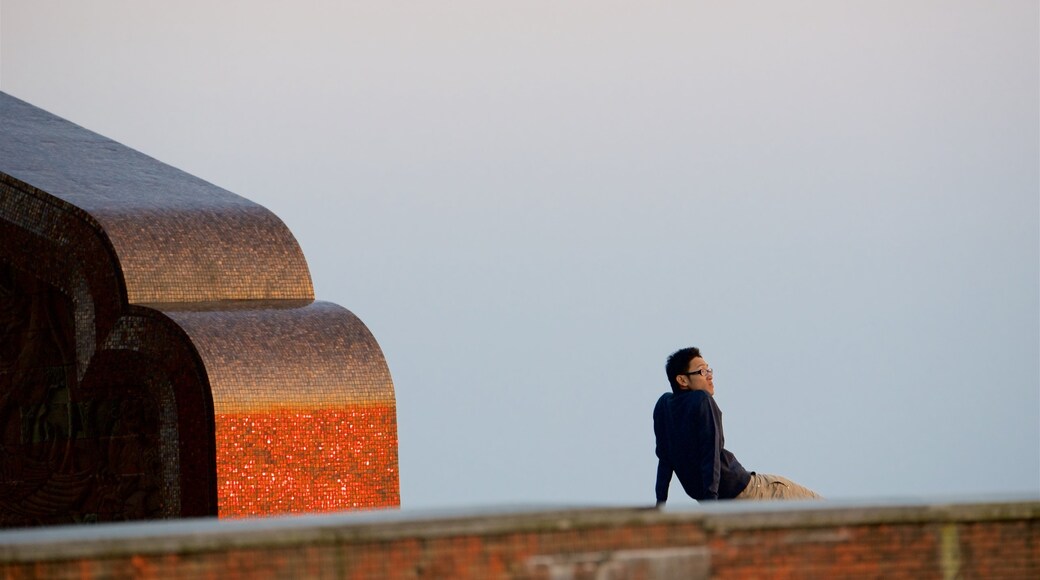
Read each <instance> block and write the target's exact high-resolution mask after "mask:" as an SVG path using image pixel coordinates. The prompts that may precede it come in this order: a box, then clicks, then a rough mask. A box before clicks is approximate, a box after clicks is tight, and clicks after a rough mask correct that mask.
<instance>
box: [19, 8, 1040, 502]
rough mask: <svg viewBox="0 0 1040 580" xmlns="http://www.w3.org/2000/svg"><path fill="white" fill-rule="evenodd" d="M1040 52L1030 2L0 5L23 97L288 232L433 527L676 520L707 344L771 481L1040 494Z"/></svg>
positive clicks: (737, 421) (734, 435)
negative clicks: (590, 507)
mask: <svg viewBox="0 0 1040 580" xmlns="http://www.w3.org/2000/svg"><path fill="white" fill-rule="evenodd" d="M1038 29H1040V9H1038V3H1037V2H1036V1H1034V0H1028V1H1023V0H1000V1H996V2H993V1H982V0H978V1H963V0H961V1H923V0H910V1H907V0H901V1H898V2H896V1H877V0H871V1H845V2H832V1H824V0H819V1H808V0H801V1H787V2H772V1H761V2H695V1H656V2H654V1H651V2H614V1H603V0H597V1H587V0H581V1H573V2H563V3H561V2H556V1H548V0H532V1H528V2H497V1H494V2H488V1H486V0H480V1H478V0H460V1H447V2H416V1H411V2H406V1H398V0H382V1H380V2H343V1H305V2H273V1H269V0H251V1H248V2H246V1H227V0H225V1H221V2H208V1H207V2H203V1H200V0H182V1H180V2H175V3H169V2H162V3H160V2H139V1H130V0H123V1H116V0H95V1H92V2H76V1H72V0H68V1H40V0H0V74H2V76H0V89H2V90H4V91H6V92H8V93H10V94H12V95H14V96H16V97H19V98H22V99H25V100H27V101H29V102H31V103H33V104H35V105H37V106H40V107H43V108H45V109H48V110H50V111H52V112H54V113H56V114H58V115H61V116H64V117H66V118H68V119H70V120H72V121H75V122H76V123H79V124H81V125H83V126H85V127H87V128H89V129H92V130H94V131H97V132H99V133H102V134H104V135H106V136H108V137H111V138H113V139H116V140H118V141H121V142H123V143H125V144H127V145H129V146H131V147H134V148H136V149H139V150H141V151H143V152H145V153H147V154H149V155H152V156H153V157H156V158H158V159H160V160H162V161H165V162H167V163H170V164H172V165H174V166H176V167H179V168H181V169H184V170H186V171H188V172H191V173H193V174H195V175H198V176H200V177H202V178H204V179H207V180H209V181H212V182H214V183H216V184H217V185H220V186H222V187H225V188H227V189H230V190H232V191H234V192H236V193H238V194H241V195H244V196H246V197H248V198H249V199H251V200H253V201H256V202H258V203H260V204H263V205H264V206H266V207H268V208H270V209H271V210H272V211H274V212H275V213H276V214H277V215H278V216H280V217H281V218H282V219H283V220H285V222H286V223H287V224H288V226H289V228H290V229H291V230H292V232H293V233H294V234H295V235H296V236H297V238H298V239H299V241H300V243H301V245H302V246H303V250H304V253H305V254H306V256H307V258H308V261H309V263H310V267H311V270H312V274H313V277H314V280H315V286H316V292H317V294H318V297H319V298H320V299H323V300H330V301H333V302H337V303H339V304H341V305H343V306H345V307H347V308H349V309H351V310H352V311H353V312H355V313H356V314H357V315H358V316H360V317H361V319H362V320H364V321H365V323H366V324H367V325H368V326H369V327H370V328H371V330H372V331H373V333H374V334H375V336H376V338H377V339H378V340H379V342H380V344H381V346H382V348H383V350H384V352H385V354H386V357H387V360H388V362H389V364H390V370H391V372H392V374H393V377H394V382H395V385H396V389H397V401H398V418H399V435H400V452H401V454H400V459H401V490H402V502H403V504H404V505H405V506H406V507H440V506H456V505H482V504H513V503H540V502H560V503H571V504H583V503H609V504H640V503H643V504H645V503H650V502H652V501H653V485H654V467H655V459H654V457H653V435H652V428H651V426H652V422H651V412H652V409H653V404H654V402H655V400H656V398H657V396H658V395H659V394H660V393H661V392H663V391H664V390H666V389H667V384H666V381H665V378H664V372H663V365H664V359H665V357H666V356H667V355H668V354H669V353H670V352H671V351H672V350H674V349H676V348H679V347H681V346H686V345H691V344H692V345H697V346H700V347H701V348H702V350H703V351H704V352H705V354H706V357H707V358H708V360H709V362H710V363H711V364H712V366H713V367H714V368H715V369H716V370H717V375H716V398H717V399H718V401H719V403H720V405H721V407H722V409H723V410H724V412H725V418H726V435H727V444H728V447H729V448H730V449H731V450H732V451H733V452H734V453H735V454H736V455H737V457H738V458H739V459H740V460H741V461H742V462H743V463H744V465H745V466H747V467H748V468H749V469H755V470H758V471H765V472H776V473H780V474H784V475H787V476H789V477H791V478H793V479H795V480H797V481H799V482H801V483H804V484H806V485H808V486H810V487H813V488H815V489H817V490H818V491H820V492H821V493H823V494H824V495H827V496H830V497H836V498H851V497H857V498H868V497H869V498H874V497H932V496H943V495H954V494H997V493H1021V492H1027V493H1032V494H1040V104H1038V103H1040V72H1038V71H1040V33H1038ZM0 132H2V129H0ZM672 496H673V498H675V499H676V503H680V504H683V503H684V502H685V503H691V502H690V500H682V499H680V497H681V496H682V492H681V488H680V487H679V486H678V484H677V482H676V483H673V488H672Z"/></svg>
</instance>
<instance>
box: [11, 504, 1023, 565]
mask: <svg viewBox="0 0 1040 580" xmlns="http://www.w3.org/2000/svg"><path fill="white" fill-rule="evenodd" d="M850 504H851V505H850ZM1038 519H1040V499H1033V500H1025V501H1004V502H988V503H959V504H951V503H935V504H916V505H884V504H876V505H859V504H855V503H851V502H840V501H831V502H827V503H826V504H814V505H813V506H812V507H810V506H808V505H806V504H800V505H789V506H788V505H784V506H781V505H779V504H746V503H737V502H733V503H730V502H726V503H723V504H717V505H713V506H708V507H705V508H704V509H697V510H689V511H663V512H662V511H657V510H652V509H639V508H590V509H574V510H562V509H555V510H537V511H536V510H526V511H525V510H515V511H498V512H490V511H484V512H479V511H470V512H460V511H455V512H449V511H436V512H415V511H407V510H405V511H390V510H387V511H373V512H353V513H339V514H322V515H308V516H291V517H273V518H257V519H240V520H216V519H195V520H178V521H162V522H133V523H121V524H100V525H91V526H60V527H54V528H43V529H27V530H8V531H3V532H0V563H5V562H30V561H37V562H38V561H61V560H70V559H76V558H97V557H118V556H127V555H132V554H168V553H177V554H185V553H198V552H213V551H221V550H227V549H242V548H269V547H278V546H293V545H320V544H330V543H344V544H345V543H353V542H372V541H388V540H397V539H405V538H433V537H450V536H493V535H502V534H509V533H532V532H535V533H537V532H551V531H567V530H575V529H589V528H601V527H622V526H631V527H641V526H647V525H661V524H665V525H689V524H696V525H700V526H703V527H704V528H705V530H706V531H725V530H729V529H766V528H793V527H798V528H812V527H827V526H844V525H872V524H879V523H893V524H898V523H913V522H953V521H958V522H972V521H993V520H1038Z"/></svg>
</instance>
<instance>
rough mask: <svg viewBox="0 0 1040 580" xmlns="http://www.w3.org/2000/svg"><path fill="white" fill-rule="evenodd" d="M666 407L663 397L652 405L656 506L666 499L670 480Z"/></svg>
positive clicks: (661, 504) (670, 465)
mask: <svg viewBox="0 0 1040 580" xmlns="http://www.w3.org/2000/svg"><path fill="white" fill-rule="evenodd" d="M668 420H669V417H668V409H667V406H666V404H665V398H664V397H662V398H661V399H660V400H658V401H657V406H656V407H654V436H655V438H656V439H657V449H656V453H657V487H656V492H657V507H661V506H663V505H664V503H665V502H666V501H668V486H669V485H670V484H671V482H672V464H671V462H670V461H669V460H668V436H667V433H666V431H667V428H668V427H667V421H668Z"/></svg>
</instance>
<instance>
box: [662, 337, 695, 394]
mask: <svg viewBox="0 0 1040 580" xmlns="http://www.w3.org/2000/svg"><path fill="white" fill-rule="evenodd" d="M699 356H701V351H700V349H698V348H697V347H695V346H688V347H686V348H680V349H679V350H677V351H675V352H673V353H672V356H670V357H668V362H666V363H665V364H664V372H665V373H667V374H668V384H669V385H671V386H672V392H673V393H678V392H679V390H680V388H679V383H677V382H676V381H675V377H677V376H679V375H681V374H683V373H685V372H686V371H688V370H690V361H691V360H693V359H695V358H697V357H699Z"/></svg>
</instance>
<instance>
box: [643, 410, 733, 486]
mask: <svg viewBox="0 0 1040 580" xmlns="http://www.w3.org/2000/svg"><path fill="white" fill-rule="evenodd" d="M654 434H655V435H656V436H657V457H658V463H657V501H658V503H662V502H664V501H666V500H667V499H668V485H669V484H670V483H671V481H672V472H673V471H674V472H675V474H676V475H677V476H679V483H681V484H682V486H683V489H684V490H686V493H687V494H688V495H689V496H690V497H692V498H693V499H696V500H706V499H732V498H734V497H736V496H737V494H739V493H740V492H742V491H744V488H745V487H747V484H748V481H750V480H751V474H750V473H748V472H747V470H745V469H744V467H743V466H742V465H741V464H740V462H739V461H737V458H736V457H734V456H733V454H732V453H730V452H729V451H726V449H725V444H726V439H725V436H724V435H723V434H722V411H721V410H720V409H719V406H718V405H717V404H716V403H715V398H714V397H712V396H711V395H709V394H708V393H706V392H704V391H679V392H678V393H665V394H663V395H661V398H660V399H658V400H657V406H656V407H654Z"/></svg>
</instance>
